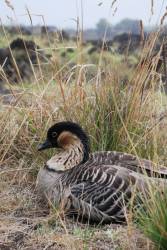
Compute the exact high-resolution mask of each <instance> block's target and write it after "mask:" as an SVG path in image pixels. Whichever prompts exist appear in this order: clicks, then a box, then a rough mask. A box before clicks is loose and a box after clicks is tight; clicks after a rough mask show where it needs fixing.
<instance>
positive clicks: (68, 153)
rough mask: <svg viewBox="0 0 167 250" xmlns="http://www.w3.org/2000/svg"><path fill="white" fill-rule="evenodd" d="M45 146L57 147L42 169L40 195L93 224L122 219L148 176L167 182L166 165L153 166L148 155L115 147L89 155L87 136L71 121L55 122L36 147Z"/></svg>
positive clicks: (143, 189) (146, 184)
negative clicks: (140, 155)
mask: <svg viewBox="0 0 167 250" xmlns="http://www.w3.org/2000/svg"><path fill="white" fill-rule="evenodd" d="M47 148H59V149H60V152H58V153H57V154H56V155H55V156H53V157H52V158H51V159H50V160H48V161H47V163H46V164H45V166H44V167H43V168H41V169H40V171H39V173H38V177H37V189H38V191H39V194H40V195H42V196H43V197H45V198H46V199H47V200H48V201H50V202H51V203H52V204H54V205H55V206H62V205H63V209H64V211H65V213H67V214H77V215H78V216H80V217H82V218H86V219H89V220H91V221H94V222H97V223H100V222H104V223H106V222H114V223H121V222H123V221H125V217H126V216H125V209H126V208H128V206H129V202H130V199H131V197H132V196H133V193H134V192H140V193H143V192H144V191H145V190H146V189H147V187H148V179H151V180H152V181H153V182H154V181H155V182H156V185H157V183H160V184H161V183H162V182H165V181H166V180H164V179H163V178H165V177H166V176H167V169H165V168H163V167H161V168H160V169H159V171H156V170H154V166H153V163H151V162H150V161H148V160H143V159H138V158H137V157H136V156H133V155H130V154H125V153H120V152H114V151H113V152H97V153H93V154H90V147H89V138H88V136H87V135H86V133H85V132H84V131H83V129H82V128H81V127H80V126H79V125H78V124H76V123H73V122H60V123H57V124H55V125H53V126H52V127H51V128H50V129H49V130H48V133H47V139H46V141H45V142H44V143H43V144H40V145H39V148H38V150H44V149H47ZM143 173H144V174H143ZM153 174H159V175H160V176H158V175H156V176H154V178H153V177H151V176H153ZM156 177H157V178H156ZM158 177H161V178H158ZM158 180H159V181H158Z"/></svg>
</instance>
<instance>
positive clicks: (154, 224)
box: [137, 189, 167, 250]
mask: <svg viewBox="0 0 167 250" xmlns="http://www.w3.org/2000/svg"><path fill="white" fill-rule="evenodd" d="M166 208H167V189H165V190H164V192H163V193H162V192H160V191H158V192H157V193H156V194H151V197H150V199H147V200H144V206H143V207H142V208H140V209H139V210H138V211H137V220H138V225H139V227H140V229H141V230H142V232H143V233H144V234H145V235H146V236H147V237H148V238H149V239H151V240H152V241H153V242H154V243H155V245H156V246H157V248H156V249H162V250H165V249H166V246H167V209H166Z"/></svg>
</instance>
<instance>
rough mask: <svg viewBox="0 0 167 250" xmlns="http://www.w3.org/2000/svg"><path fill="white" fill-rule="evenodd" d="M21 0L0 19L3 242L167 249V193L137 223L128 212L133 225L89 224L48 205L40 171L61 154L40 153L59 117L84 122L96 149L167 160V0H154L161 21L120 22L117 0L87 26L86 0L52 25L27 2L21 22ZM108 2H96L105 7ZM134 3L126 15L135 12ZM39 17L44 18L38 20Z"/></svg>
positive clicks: (153, 13) (153, 12)
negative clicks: (41, 199) (38, 189)
mask: <svg viewBox="0 0 167 250" xmlns="http://www.w3.org/2000/svg"><path fill="white" fill-rule="evenodd" d="M17 2H18V1H3V5H2V7H3V9H4V10H5V11H6V12H5V11H4V13H2V17H1V19H0V21H1V23H0V105H1V106H0V133H1V137H0V142H1V143H0V199H1V202H0V213H1V218H0V249H27V250H28V249H34V250H35V249H101V250H102V249H165V247H164V246H166V245H167V244H166V241H165V240H166V238H167V237H166V235H167V226H166V225H167V223H166V222H167V220H166V215H167V214H166V213H167V212H166V211H165V209H163V215H164V217H163V216H162V217H160V218H159V219H158V223H157V221H155V220H154V219H155V214H156V212H157V211H161V208H162V207H163V206H166V203H165V202H166V200H165V199H164V197H161V196H160V198H159V199H160V201H159V202H158V204H160V205H161V206H158V204H157V203H155V202H154V201H155V199H156V198H155V197H152V203H151V204H152V205H151V207H152V208H153V209H152V210H151V211H150V210H148V212H145V213H144V214H142V212H141V213H139V214H138V216H139V218H138V220H137V221H139V222H138V223H136V224H134V223H132V218H133V214H129V216H128V220H127V225H126V226H119V225H107V226H95V225H91V226H90V225H82V224H79V223H76V222H73V221H71V220H68V219H64V218H61V216H60V214H59V212H57V211H56V212H55V211H54V209H50V211H49V213H48V211H47V209H45V208H41V207H38V205H37V197H36V194H35V180H36V175H37V172H38V169H39V168H40V167H41V166H42V165H43V164H44V162H45V161H46V160H47V159H48V158H49V157H50V156H51V155H52V153H53V151H50V152H47V153H38V152H37V149H36V148H37V145H38V144H39V143H40V142H41V141H42V139H43V138H44V137H45V135H46V131H47V129H48V127H49V126H50V125H51V124H53V123H55V122H57V121H60V120H72V121H76V122H78V123H80V124H81V125H82V126H83V127H84V128H85V129H86V131H87V132H88V134H89V135H90V138H91V149H92V151H97V150H117V151H124V152H128V153H133V154H135V155H138V156H139V157H143V158H146V159H151V160H153V161H154V162H155V163H157V165H158V164H162V165H167V160H166V152H167V146H166V145H167V143H166V142H167V136H166V122H167V119H166V116H167V110H166V105H167V99H166V98H167V97H166V93H167V71H166V60H167V59H166V58H167V48H166V47H167V45H166V35H167V27H166V24H165V21H166V20H165V18H166V10H165V9H164V8H165V3H164V1H161V4H159V5H158V7H159V8H157V2H156V1H155V2H154V1H149V8H148V10H147V11H148V13H149V17H151V18H152V19H155V20H156V23H154V25H153V24H151V23H148V24H145V23H144V22H143V21H142V20H141V19H142V18H139V19H138V20H134V19H130V18H125V19H123V20H119V21H118V22H117V23H116V22H114V24H112V16H113V15H114V16H116V15H117V12H118V13H119V5H118V6H117V1H113V2H112V1H110V5H109V6H110V8H109V10H110V12H111V15H109V17H107V18H105V17H101V16H100V18H101V19H100V20H98V21H97V23H96V25H95V22H96V20H95V18H93V21H92V26H91V25H90V26H89V25H88V24H87V26H86V28H85V27H84V20H85V19H86V14H87V15H88V13H89V12H88V13H87V12H86V13H85V12H84V9H85V8H86V7H85V6H86V3H84V2H83V1H77V3H78V5H77V6H78V7H77V9H78V12H77V15H76V16H72V18H73V19H74V20H73V23H74V24H73V25H72V27H71V28H69V27H70V25H66V27H67V28H65V26H63V28H61V27H57V26H56V24H54V23H53V24H52V25H51V24H47V22H46V21H45V16H44V15H41V14H39V13H35V14H34V13H33V11H32V13H31V11H30V9H31V8H30V9H29V8H28V7H26V8H25V9H24V13H26V15H23V16H24V18H25V19H26V22H25V23H24V22H21V23H20V22H19V18H20V17H22V15H18V14H17V13H18V10H19V9H18V5H17V4H18V3H17ZM37 2H38V5H39V4H41V6H42V3H39V1H37ZM107 2H108V3H109V1H107ZM105 3H106V2H105V1H96V7H97V8H98V11H99V9H100V8H103V5H105ZM31 4H32V3H31V1H27V6H28V5H29V6H30V7H31ZM36 4H37V3H36ZM36 4H35V5H36ZM48 4H49V3H48ZM123 5H124V4H123ZM32 6H33V5H32ZM51 6H52V7H53V8H56V7H57V9H58V6H59V5H58V2H57V5H56V3H53V1H52V5H51ZM51 6H49V7H48V10H50V8H51ZM74 6H75V5H74ZM74 6H73V5H72V6H71V8H74ZM88 6H89V5H88ZM128 6H130V5H127V9H125V10H124V11H125V13H124V14H123V17H124V16H125V17H128V15H130V14H129V11H130V12H132V9H131V10H129V9H128V8H129V7H128ZM16 7H17V8H16ZM75 7H76V6H75ZM131 7H132V6H131ZM133 7H134V6H133ZM139 7H140V8H139V10H141V9H142V8H141V6H139ZM34 8H35V7H34ZM120 8H121V7H120ZM144 8H146V6H145V5H144V4H143V9H144ZM8 11H10V13H11V16H12V18H11V17H9V16H8V14H5V13H8ZM50 11H51V10H50ZM89 11H90V10H89ZM126 11H127V12H126ZM135 11H136V10H135ZM135 11H134V12H135ZM57 12H58V10H57ZM69 12H70V9H69ZM135 13H136V12H135ZM65 14H66V11H65V13H64V14H62V15H65ZM38 15H39V16H40V24H37V23H36V22H35V23H34V18H36V16H38ZM52 15H53V13H52ZM71 15H72V14H71ZM89 15H90V13H89ZM92 15H93V10H92ZM136 15H137V14H136ZM138 15H139V16H140V12H139V13H138ZM6 16H7V20H8V21H5V18H6ZM58 16H59V15H58ZM141 16H142V13H141ZM113 18H114V17H113ZM110 19H111V20H110ZM148 19H149V18H148ZM49 20H51V19H49ZM68 20H71V19H68ZM88 20H90V17H89V16H88ZM49 22H51V21H49ZM70 22H71V21H69V23H70ZM59 26H60V25H59ZM148 206H150V203H149V204H148ZM146 211H147V210H146ZM158 213H159V212H158ZM160 213H161V212H160ZM147 218H149V220H150V223H149V224H148V223H147ZM140 219H141V220H140ZM164 221H165V223H164ZM140 222H141V223H140ZM138 224H140V226H138ZM146 225H147V226H148V228H147V227H146ZM155 225H156V227H155ZM157 225H160V226H158V229H157ZM150 232H151V233H150ZM155 234H156V235H157V237H153V236H155ZM162 235H165V236H164V238H163V241H161V239H162V237H161V236H162ZM147 237H148V238H147ZM149 238H150V239H151V240H152V241H153V242H152V241H150V240H149Z"/></svg>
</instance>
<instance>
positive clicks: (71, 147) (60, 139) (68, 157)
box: [38, 121, 90, 170]
mask: <svg viewBox="0 0 167 250" xmlns="http://www.w3.org/2000/svg"><path fill="white" fill-rule="evenodd" d="M49 148H58V149H60V152H59V153H57V154H56V155H54V156H53V157H52V158H51V159H50V160H49V161H47V163H46V165H47V167H48V168H50V169H52V170H65V169H68V168H72V167H74V166H76V165H78V164H80V163H84V162H86V161H87V160H88V158H89V153H90V145H89V138H88V136H87V134H86V133H85V131H84V130H83V129H82V128H81V127H80V126H79V125H78V124H77V123H74V122H71V121H64V122H59V123H56V124H54V125H53V126H52V127H50V128H49V130H48V132H47V138H46V140H45V141H44V143H42V144H40V145H39V146H38V150H39V151H41V150H46V149H49Z"/></svg>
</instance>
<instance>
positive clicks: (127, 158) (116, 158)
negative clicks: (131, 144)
mask: <svg viewBox="0 0 167 250" xmlns="http://www.w3.org/2000/svg"><path fill="white" fill-rule="evenodd" d="M92 159H93V161H94V162H97V163H98V164H108V165H110V164H111V165H118V166H120V167H124V168H127V169H129V170H132V171H135V172H138V173H144V174H145V173H146V174H147V175H148V176H151V177H152V176H156V177H162V178H167V168H166V167H164V166H157V165H156V164H154V163H153V162H152V161H149V160H145V159H139V158H138V157H137V156H135V155H132V154H127V153H122V152H116V151H103V152H95V153H93V154H92V155H91V156H90V160H92Z"/></svg>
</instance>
